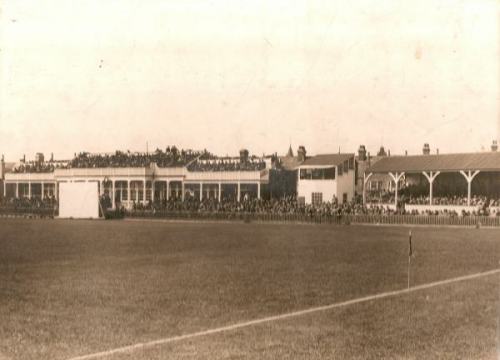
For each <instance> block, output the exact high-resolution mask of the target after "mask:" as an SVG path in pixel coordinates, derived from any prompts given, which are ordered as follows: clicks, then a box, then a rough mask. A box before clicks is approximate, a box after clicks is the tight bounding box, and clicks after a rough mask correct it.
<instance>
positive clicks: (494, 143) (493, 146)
mask: <svg viewBox="0 0 500 360" xmlns="http://www.w3.org/2000/svg"><path fill="white" fill-rule="evenodd" d="M491 151H498V142H497V141H496V140H493V143H492V144H491Z"/></svg>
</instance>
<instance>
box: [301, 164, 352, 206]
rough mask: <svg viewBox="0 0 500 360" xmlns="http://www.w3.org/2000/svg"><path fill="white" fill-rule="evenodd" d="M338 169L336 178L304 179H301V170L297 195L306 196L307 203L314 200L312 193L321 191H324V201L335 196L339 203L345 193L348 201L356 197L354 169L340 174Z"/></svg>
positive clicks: (330, 199)
mask: <svg viewBox="0 0 500 360" xmlns="http://www.w3.org/2000/svg"><path fill="white" fill-rule="evenodd" d="M335 171H336V178H335V180H304V179H300V171H299V172H298V174H297V176H298V180H297V195H298V196H299V197H304V198H305V201H306V204H310V203H311V202H312V193H313V192H321V193H323V202H327V201H332V199H333V197H334V196H335V197H336V198H337V199H338V201H339V203H342V197H343V194H344V193H347V201H350V200H352V198H353V197H354V186H355V184H354V180H355V179H354V175H355V171H354V170H349V172H348V173H347V174H346V173H343V174H342V175H340V176H339V174H338V169H336V170H335Z"/></svg>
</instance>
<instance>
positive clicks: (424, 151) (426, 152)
mask: <svg viewBox="0 0 500 360" xmlns="http://www.w3.org/2000/svg"><path fill="white" fill-rule="evenodd" d="M430 153H431V148H430V146H429V144H428V143H425V144H424V147H423V149H422V154H424V155H429V154H430Z"/></svg>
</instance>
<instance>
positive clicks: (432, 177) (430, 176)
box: [422, 171, 441, 205]
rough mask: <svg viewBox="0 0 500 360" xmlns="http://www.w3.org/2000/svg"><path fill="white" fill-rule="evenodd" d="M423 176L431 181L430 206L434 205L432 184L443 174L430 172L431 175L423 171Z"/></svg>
mask: <svg viewBox="0 0 500 360" xmlns="http://www.w3.org/2000/svg"><path fill="white" fill-rule="evenodd" d="M422 174H424V176H425V177H426V178H427V180H428V181H429V205H432V183H433V182H434V179H435V178H436V177H437V176H438V175H439V174H441V172H440V171H436V172H433V171H430V172H429V173H426V172H425V171H422Z"/></svg>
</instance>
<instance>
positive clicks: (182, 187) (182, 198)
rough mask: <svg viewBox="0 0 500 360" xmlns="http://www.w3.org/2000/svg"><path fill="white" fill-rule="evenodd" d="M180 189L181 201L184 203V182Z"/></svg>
mask: <svg viewBox="0 0 500 360" xmlns="http://www.w3.org/2000/svg"><path fill="white" fill-rule="evenodd" d="M181 189H182V190H181V191H182V194H181V200H182V201H184V181H183V182H182V183H181Z"/></svg>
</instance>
